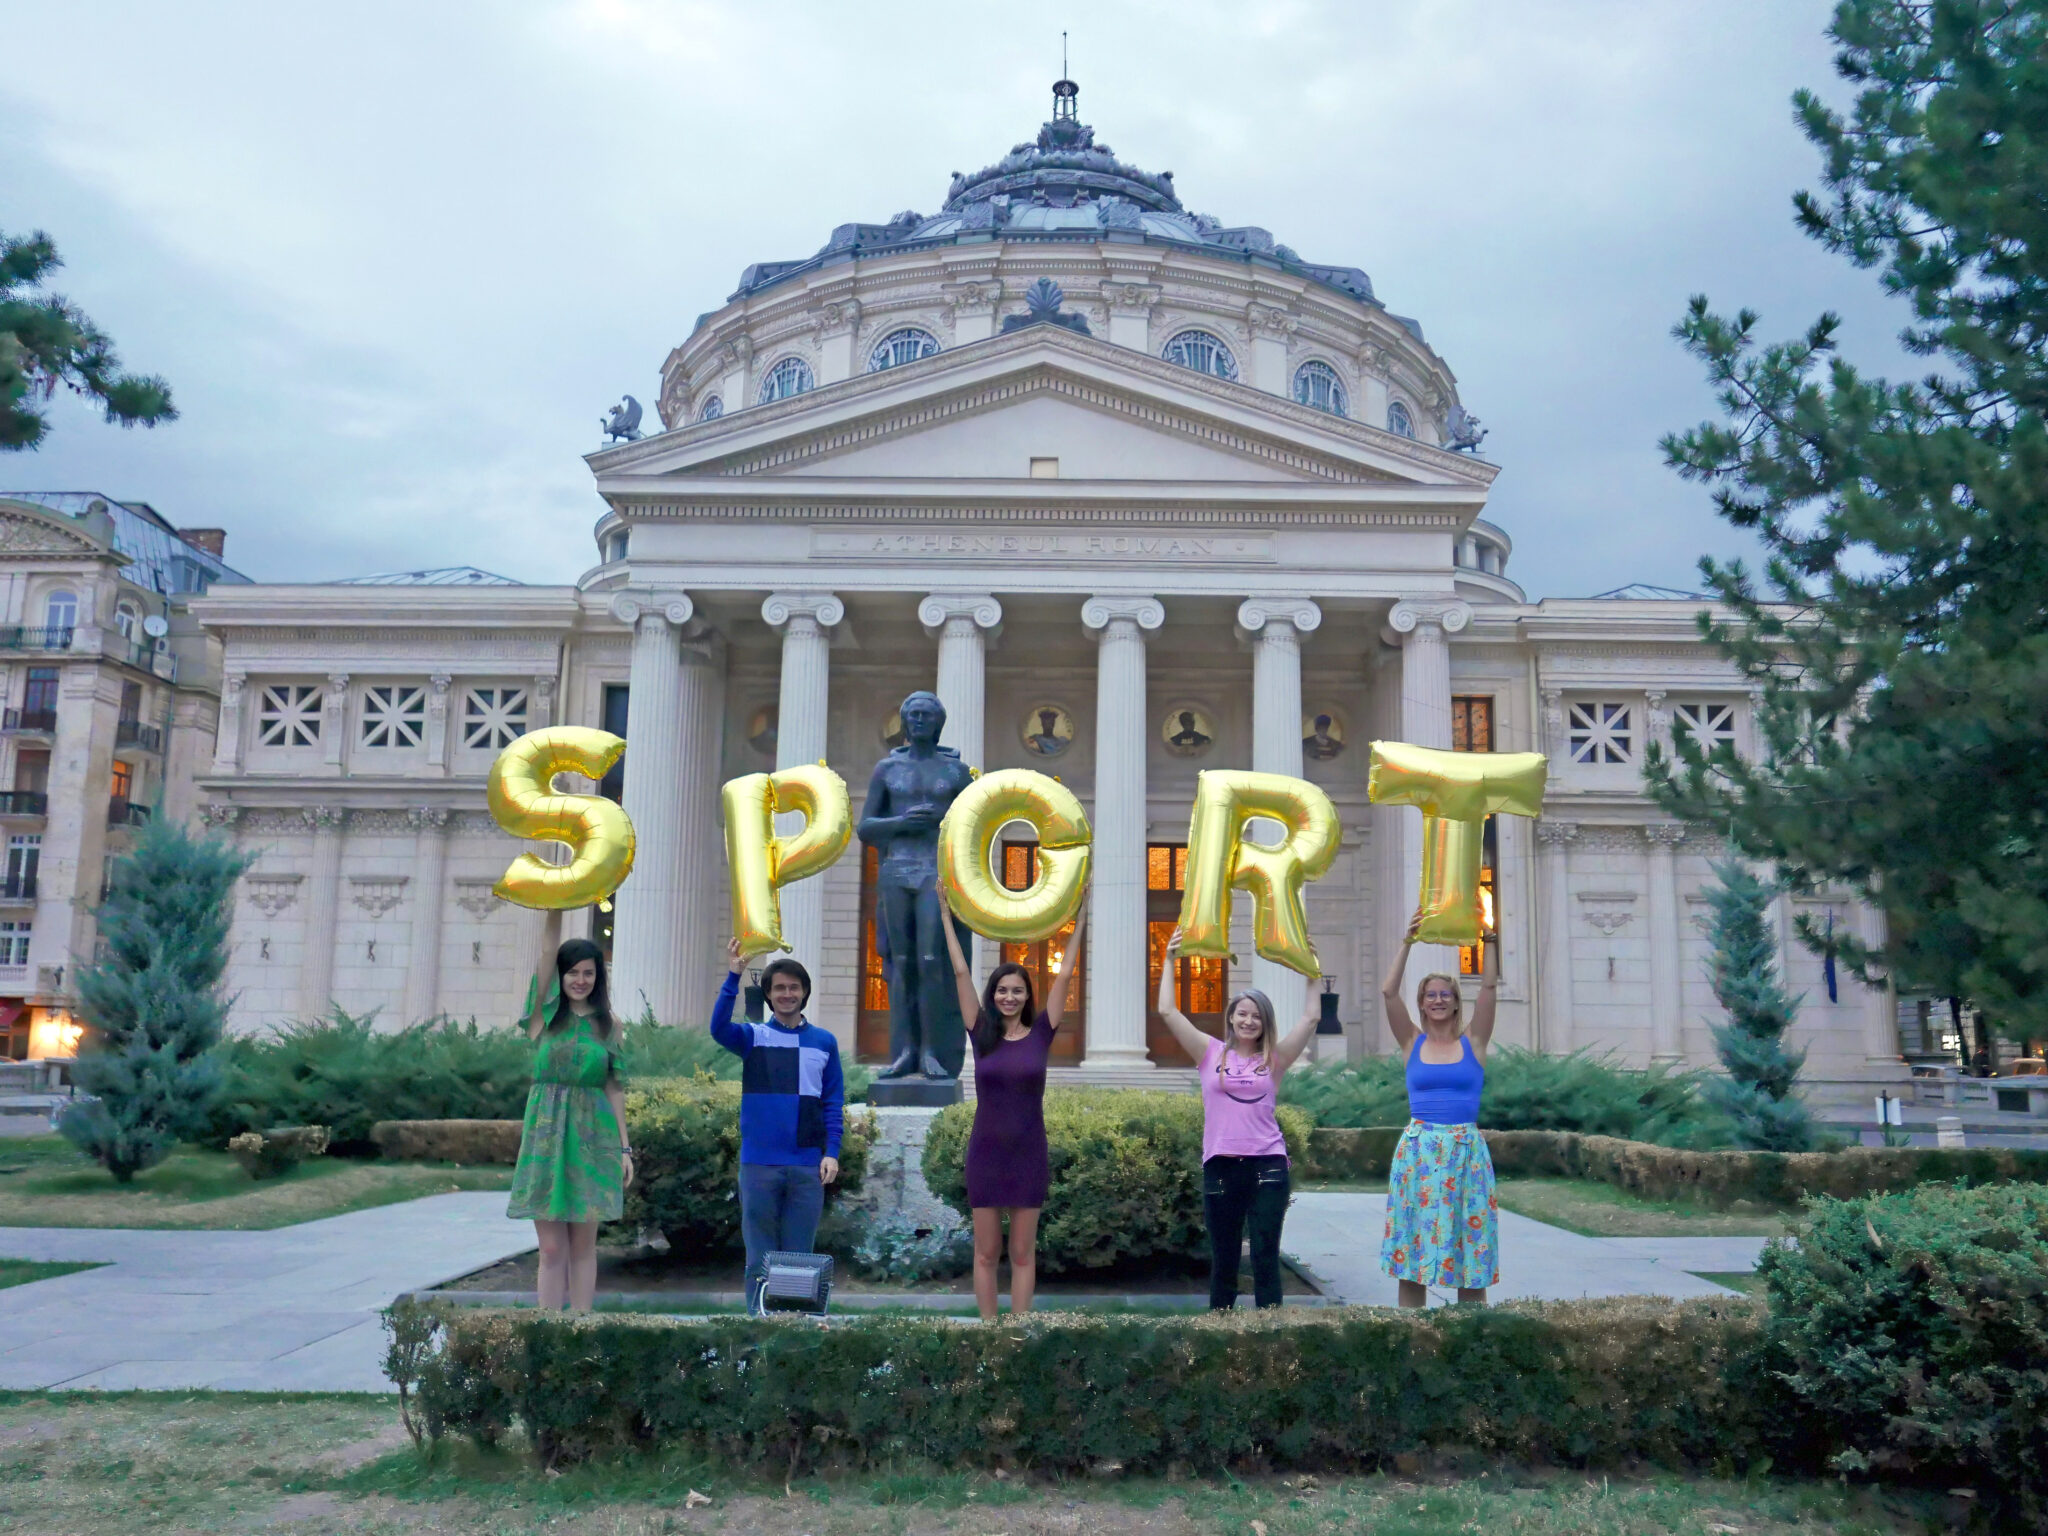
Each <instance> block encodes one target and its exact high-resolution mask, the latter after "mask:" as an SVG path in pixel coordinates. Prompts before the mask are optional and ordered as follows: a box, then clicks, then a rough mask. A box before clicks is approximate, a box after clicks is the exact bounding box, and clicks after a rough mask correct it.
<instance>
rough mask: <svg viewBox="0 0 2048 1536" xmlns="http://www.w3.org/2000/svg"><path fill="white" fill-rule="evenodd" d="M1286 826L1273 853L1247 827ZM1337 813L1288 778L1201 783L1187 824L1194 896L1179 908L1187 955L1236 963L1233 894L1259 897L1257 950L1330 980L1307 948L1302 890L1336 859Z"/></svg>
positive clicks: (1221, 775)
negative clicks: (1261, 823)
mask: <svg viewBox="0 0 2048 1536" xmlns="http://www.w3.org/2000/svg"><path fill="white" fill-rule="evenodd" d="M1260 818H1266V819H1269V820H1273V821H1278V822H1280V823H1281V824H1282V825H1284V826H1285V827H1286V828H1287V835H1286V837H1285V838H1283V839H1282V840H1281V841H1280V842H1278V843H1275V844H1270V845H1269V844H1265V843H1254V842H1248V841H1247V840H1246V839H1245V835H1244V829H1245V823H1246V822H1248V821H1254V820H1257V819H1260ZM1338 836H1339V829H1338V826H1337V808H1336V807H1335V806H1333V805H1332V804H1330V797H1329V796H1328V795H1326V794H1324V793H1323V792H1322V791H1321V790H1320V789H1318V788H1316V786H1315V785H1313V784H1311V783H1309V782H1308V780H1306V779H1296V778H1290V777H1288V776H1287V775H1286V774H1284V773H1242V772H1237V771H1235V770H1221V769H1210V770H1209V771H1208V772H1205V773H1203V774H1202V775H1201V776H1200V777H1199V778H1197V779H1196V780H1195V810H1194V815H1193V816H1192V817H1190V818H1189V820H1188V872H1187V886H1186V889H1185V890H1184V891H1183V892H1182V894H1181V903H1180V930H1181V933H1180V952H1181V953H1182V954H1184V955H1228V954H1229V953H1230V890H1231V887H1232V886H1237V887H1239V888H1240V889H1243V890H1247V891H1250V892H1251V893H1252V903H1253V916H1252V947H1253V948H1254V949H1256V950H1257V951H1258V952H1259V953H1260V954H1261V955H1263V956H1264V957H1265V958H1266V959H1268V960H1273V961H1277V962H1278V963H1279V964H1281V965H1284V966H1286V967H1287V968H1288V969H1289V970H1292V971H1299V972H1301V974H1302V975H1304V976H1318V975H1321V974H1322V965H1321V963H1320V962H1319V961H1318V960H1317V958H1316V947H1315V945H1314V944H1312V943H1310V942H1309V937H1308V914H1307V913H1306V912H1305V911H1303V910H1302V905H1301V888H1302V886H1304V885H1306V884H1307V883H1308V882H1309V881H1311V880H1320V879H1321V878H1322V877H1323V876H1324V875H1325V874H1326V873H1327V872H1328V871H1329V868H1330V865H1331V863H1332V862H1333V861H1334V860H1335V859H1336V857H1337V840H1338Z"/></svg>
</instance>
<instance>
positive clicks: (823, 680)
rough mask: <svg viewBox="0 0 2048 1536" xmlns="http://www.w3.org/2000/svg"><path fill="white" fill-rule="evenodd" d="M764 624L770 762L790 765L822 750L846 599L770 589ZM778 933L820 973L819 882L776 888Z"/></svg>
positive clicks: (782, 822)
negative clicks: (773, 683)
mask: <svg viewBox="0 0 2048 1536" xmlns="http://www.w3.org/2000/svg"><path fill="white" fill-rule="evenodd" d="M761 617H762V618H763V619H765V620H767V622H768V624H769V627H771V628H777V629H780V630H781V631H782V692H781V695H780V697H779V699H778V701H777V705H776V716H775V718H776V737H775V766H776V767H777V768H795V767H799V766H801V765H802V764H805V763H816V762H820V761H822V760H823V759H824V758H825V756H826V732H825V722H826V719H827V715H828V711H829V708H830V704H831V690H832V665H831V663H832V637H831V635H830V633H829V631H830V629H831V627H832V626H833V625H835V624H837V623H838V622H839V621H840V620H842V619H844V618H845V617H846V605H845V604H844V603H842V602H841V601H840V600H839V599H838V598H836V597H834V596H833V595H832V594H831V593H829V592H774V593H771V594H769V597H768V600H767V601H766V602H764V603H763V604H762V605H761ZM802 822H803V818H802V817H801V816H799V815H796V814H794V813H790V814H787V815H784V816H781V817H778V818H777V819H776V828H775V829H776V831H777V832H779V833H783V834H788V833H791V832H794V831H796V830H797V828H798V827H799V826H800V825H801V824H802ZM782 936H783V938H784V939H786V940H788V942H789V951H790V953H791V954H793V955H795V956H796V958H797V959H799V960H801V961H802V962H803V963H804V965H805V966H807V967H808V968H809V969H810V972H811V974H812V975H813V976H817V975H819V974H821V966H822V964H823V961H824V958H825V955H824V948H825V886H824V882H823V881H822V880H816V879H813V880H800V881H798V882H797V883H796V884H795V885H792V886H789V887H787V888H786V889H785V890H784V891H783V892H782Z"/></svg>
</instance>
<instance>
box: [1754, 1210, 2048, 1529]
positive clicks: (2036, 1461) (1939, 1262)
mask: <svg viewBox="0 0 2048 1536" xmlns="http://www.w3.org/2000/svg"><path fill="white" fill-rule="evenodd" d="M1808 1215H1809V1218H1810V1222H1809V1225H1808V1228H1807V1230H1806V1231H1805V1233H1803V1234H1802V1236H1801V1237H1800V1240H1799V1245H1798V1246H1797V1247H1796V1248H1795V1247H1792V1246H1790V1245H1782V1244H1781V1245H1773V1247H1771V1248H1770V1249H1768V1250H1766V1251H1765V1254H1764V1257H1763V1261H1762V1263H1761V1264H1760V1265H1759V1266H1758V1270H1759V1273H1760V1274H1761V1275H1762V1276H1763V1279H1764V1283H1765V1285H1766V1287H1767V1288H1768V1290H1769V1293H1770V1299H1771V1320H1770V1324H1769V1329H1770V1336H1771V1342H1772V1343H1773V1345H1774V1346H1775V1347H1776V1348H1777V1349H1778V1350H1780V1351H1782V1353H1783V1355H1784V1356H1785V1359H1786V1365H1787V1378H1788V1381H1789V1384H1790V1386H1791V1389H1792V1391H1793V1392H1794V1393H1795V1394H1797V1396H1798V1397H1799V1398H1800V1399H1801V1400H1803V1401H1804V1402H1805V1403H1806V1404H1807V1405H1809V1406H1810V1407H1811V1408H1814V1409H1816V1410H1823V1411H1824V1412H1825V1415H1826V1418H1827V1421H1828V1428H1829V1441H1830V1448H1831V1449H1833V1450H1834V1451H1835V1453H1836V1454H1835V1457H1834V1464H1835V1465H1836V1466H1838V1467H1841V1468H1842V1469H1844V1470H1853V1471H1870V1472H1875V1473H1878V1474H1881V1475H1883V1476H1886V1477H1894V1478H1896V1477H1910V1478H1917V1479H1927V1480H1933V1481H1935V1482H1936V1483H1937V1485H1938V1486H1947V1485H1949V1484H1952V1483H1958V1482H1967V1483H1971V1484H1974V1485H1976V1486H1977V1487H1978V1488H1979V1489H1980V1491H1982V1492H1983V1493H1985V1494H1987V1495H1990V1496H1992V1497H1993V1498H1994V1499H1996V1500H1997V1501H1999V1502H2000V1503H2001V1504H2003V1505H2004V1506H2006V1509H2005V1512H2006V1514H2007V1515H2017V1517H2018V1518H2019V1520H2021V1521H2022V1522H2024V1523H2025V1524H2026V1525H2027V1527H2028V1528H2030V1529H2036V1530H2038V1529H2040V1528H2041V1527H2042V1526H2043V1525H2044V1524H2048V1190H2044V1189H2042V1188H2040V1187H2039V1186H2038V1185H2005V1186H2000V1187H1994V1188H1988V1189H1969V1190H1965V1189H1955V1188H1943V1187H1939V1186H1927V1187H1923V1188H1920V1189H1916V1190H1913V1191H1912V1192H1910V1193H1908V1194H1895V1195H1883V1196H1879V1197H1877V1198H1875V1199H1869V1200H1854V1201H1846V1202H1844V1201H1835V1200H1819V1201H1816V1202H1815V1203H1814V1204H1813V1206H1812V1208H1811V1209H1810V1211H1809V1212H1808ZM2006 1528H2008V1529H2010V1528H2011V1527H2006Z"/></svg>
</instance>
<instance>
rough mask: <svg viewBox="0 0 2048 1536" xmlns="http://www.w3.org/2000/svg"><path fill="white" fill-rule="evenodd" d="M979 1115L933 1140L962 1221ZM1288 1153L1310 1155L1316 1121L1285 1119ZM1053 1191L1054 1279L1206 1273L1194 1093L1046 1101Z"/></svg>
mask: <svg viewBox="0 0 2048 1536" xmlns="http://www.w3.org/2000/svg"><path fill="white" fill-rule="evenodd" d="M973 1128H974V1106H973V1105H972V1104H955V1105H953V1106H952V1107H951V1108H949V1109H943V1110H940V1111H939V1113H938V1114H937V1115H936V1116H935V1117H934V1118H933V1120H932V1124H931V1129H930V1130H929V1131H928V1132H927V1133H926V1135H925V1143H924V1178H925V1183H926V1185H927V1186H929V1187H930V1189H931V1192H932V1193H933V1194H934V1195H936V1196H938V1197H939V1199H941V1200H943V1201H945V1202H946V1204H948V1205H950V1206H952V1207H953V1209H954V1210H956V1211H958V1212H959V1213H960V1214H961V1215H962V1216H966V1215H968V1214H969V1208H968V1205H967V1174H966V1159H967V1135H968V1132H969V1131H971V1130H972V1129H973ZM1280 1129H1281V1132H1282V1134H1284V1135H1285V1136H1286V1138H1287V1147H1288V1152H1289V1154H1290V1155H1291V1156H1292V1157H1293V1158H1294V1159H1295V1160H1296V1161H1297V1162H1298V1161H1299V1160H1300V1159H1301V1158H1302V1157H1303V1156H1305V1155H1306V1153H1307V1150H1308V1132H1309V1119H1308V1117H1307V1116H1306V1115H1304V1114H1302V1113H1301V1111H1299V1110H1296V1109H1283V1110H1282V1111H1281V1112H1280ZM1045 1134H1046V1143H1047V1147H1048V1151H1049V1153H1050V1157H1051V1163H1052V1192H1051V1194H1050V1195H1049V1196H1048V1198H1047V1199H1046V1202H1045V1209H1044V1211H1043V1212H1042V1213H1041V1214H1040V1216H1039V1220H1038V1267H1039V1270H1040V1271H1041V1272H1042V1273H1045V1274H1064V1273H1072V1272H1074V1271H1077V1270H1100V1269H1107V1268H1110V1267H1112V1266H1116V1265H1123V1264H1129V1263H1133V1262H1138V1263H1143V1262H1148V1261H1149V1262H1157V1261H1160V1260H1165V1261H1167V1262H1170V1263H1185V1264H1188V1265H1190V1266H1193V1265H1205V1264H1207V1262H1208V1257H1209V1239H1208V1226H1207V1224H1206V1222H1205V1221H1204V1220H1203V1216H1202V1101H1201V1100H1200V1099H1198V1098H1196V1097H1195V1096H1194V1095H1193V1094H1187V1093H1163V1092H1157V1091H1153V1090H1139V1089H1072V1088H1067V1089H1061V1088H1055V1089H1052V1090H1050V1091H1048V1092H1047V1094H1046V1096H1045Z"/></svg>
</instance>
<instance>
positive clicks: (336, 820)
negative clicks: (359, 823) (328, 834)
mask: <svg viewBox="0 0 2048 1536" xmlns="http://www.w3.org/2000/svg"><path fill="white" fill-rule="evenodd" d="M299 819H300V820H301V821H303V822H305V824H306V825H307V826H309V827H311V828H312V829H313V830H314V831H315V832H319V831H322V830H324V829H330V828H331V829H334V830H336V831H338V830H340V828H341V827H342V826H343V825H344V824H345V823H346V822H347V820H348V811H347V810H346V809H345V808H344V807H342V806H339V805H307V806H301V807H300V808H299Z"/></svg>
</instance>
